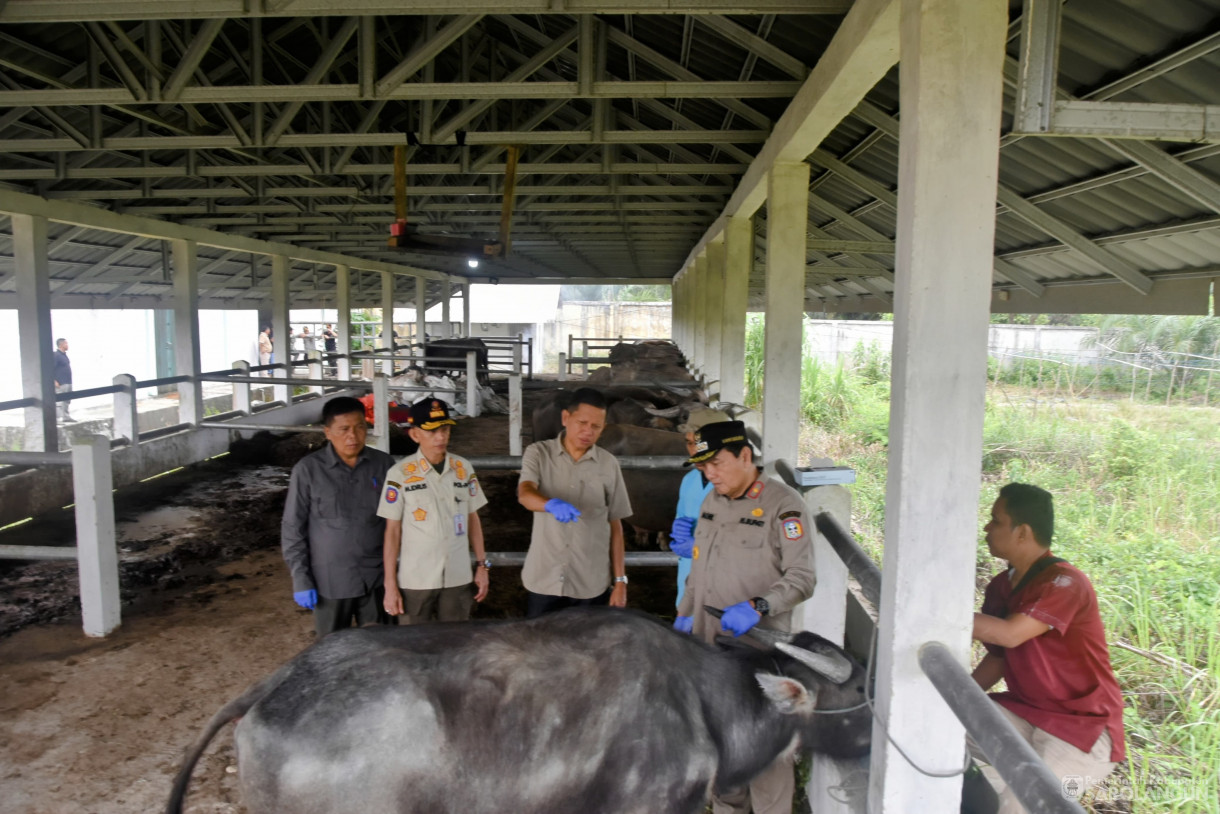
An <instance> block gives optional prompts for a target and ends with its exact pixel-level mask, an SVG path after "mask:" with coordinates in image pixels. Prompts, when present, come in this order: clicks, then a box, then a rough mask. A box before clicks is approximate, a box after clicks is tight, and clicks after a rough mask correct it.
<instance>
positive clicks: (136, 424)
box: [111, 362, 250, 449]
mask: <svg viewBox="0 0 1220 814" xmlns="http://www.w3.org/2000/svg"><path fill="white" fill-rule="evenodd" d="M244 364H245V365H246V367H250V363H249V362H245V363H244ZM111 383H112V384H115V385H117V386H119V387H122V388H123V389H122V390H120V391H119V392H117V393H115V394H114V430H113V432H112V435H113V436H114V438H115V440H118V439H119V438H126V439H127V443H128V444H130V445H131V448H132V449H135V448H136V445H137V443H138V441H139V438H140V414H139V412H138V411H137V410H136V377H135V376H132V375H131V374H130V373H120V374H119V375H117V376H115V377H114V379H112V380H111ZM249 387H250V386H249V385H246V389H247V392H248V391H249Z"/></svg>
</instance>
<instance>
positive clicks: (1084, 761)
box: [966, 704, 1114, 814]
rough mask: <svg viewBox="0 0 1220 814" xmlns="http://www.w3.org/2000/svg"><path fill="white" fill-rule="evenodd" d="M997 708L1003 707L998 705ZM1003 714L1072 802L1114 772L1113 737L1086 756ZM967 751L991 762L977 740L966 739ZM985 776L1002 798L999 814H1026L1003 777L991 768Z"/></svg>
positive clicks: (985, 770)
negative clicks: (1111, 753)
mask: <svg viewBox="0 0 1220 814" xmlns="http://www.w3.org/2000/svg"><path fill="white" fill-rule="evenodd" d="M997 706H999V705H998V704H997ZM1000 712H1003V713H1004V717H1005V718H1007V719H1008V720H1009V722H1010V723H1012V725H1013V727H1015V728H1016V730H1017V732H1018V733H1020V735H1021V737H1023V738H1025V740H1026V741H1027V742H1028V743H1029V745H1030V746H1032V747H1033V748H1034V751H1035V752H1036V753H1037V754H1038V757H1040V758H1042V761H1043V762H1044V763H1045V764H1046V765H1047V767H1048V768H1050V770H1051V773H1052V774H1054V775H1055V776H1056V777H1058V778H1059V780H1060V782H1061V783H1062V784H1063V796H1064V797H1065V798H1066V799H1069V800H1079V799H1080V797H1081V796H1083V795H1084V793H1085V792H1086V791H1087V790H1089V789H1090V788H1092V787H1093V786H1096V785H1097V784H1098V783H1100V782H1101V781H1103V780H1105V779H1106V776H1107V775H1109V774H1110V772H1112V771H1114V764H1113V763H1111V762H1110V747H1111V742H1110V733H1109V732H1102V733H1101V737H1099V738H1098V739H1097V743H1095V744H1093V748H1092V749H1091V750H1089V751H1088V752H1082V751H1081V750H1079V749H1077V748H1076V747H1075V746H1072V744H1070V743H1068V742H1067V741H1065V740H1062V739H1060V738H1056V737H1055V736H1054V735H1052V734H1051V733H1049V732H1046V731H1045V730H1042V729H1039V728H1038V727H1036V726H1034V725H1033V724H1031V723H1030V722H1029V721H1027V720H1025V719H1024V718H1022V717H1020V716H1019V715H1015V714H1013V713H1012V712H1009V711H1008V710H1007V709H1005V708H1004V707H1002V706H1001V707H1000ZM966 747H967V748H968V749H969V750H970V754H971V756H972V757H974V758H975V759H976V760H979V761H982V762H986V761H987V758H986V756H985V755H984V754H983V752H982V751H981V750H980V749H979V747H978V745H977V744H976V743H975V742H974V741H973V739H971V738H969V737H967V738H966ZM983 776H984V777H986V778H987V781H988V782H989V783H991V785H992V786H993V787H994V788H995V790H996V794H998V795H999V797H1000V808H999V809H998V814H1025V807H1024V806H1022V805H1021V803H1020V802H1019V801H1018V800H1017V795H1016V794H1014V793H1013V791H1012V789H1010V788H1008V785H1007V784H1006V783H1005V782H1004V781H1003V780H1002V779H1001V778H1000V775H999V773H998V772H997V771H996V770H995V769H993V768H992V767H991V766H984V767H983Z"/></svg>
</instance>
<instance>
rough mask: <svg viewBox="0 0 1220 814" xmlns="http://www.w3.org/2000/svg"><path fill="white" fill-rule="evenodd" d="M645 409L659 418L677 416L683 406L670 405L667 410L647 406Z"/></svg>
mask: <svg viewBox="0 0 1220 814" xmlns="http://www.w3.org/2000/svg"><path fill="white" fill-rule="evenodd" d="M644 411H645V412H647V413H648V414H649V415H654V416H656V417H657V418H677V417H678V413H680V412H682V408H681V407H669V408H667V409H665V410H661V409H658V408H656V407H645V408H644Z"/></svg>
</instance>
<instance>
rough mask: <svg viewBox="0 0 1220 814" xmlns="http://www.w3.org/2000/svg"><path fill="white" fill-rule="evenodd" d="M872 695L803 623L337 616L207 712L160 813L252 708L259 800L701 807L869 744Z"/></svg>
mask: <svg viewBox="0 0 1220 814" xmlns="http://www.w3.org/2000/svg"><path fill="white" fill-rule="evenodd" d="M763 633H764V634H765V633H767V632H766V631H764V632H763ZM771 635H773V636H778V635H780V634H774V633H772V634H771ZM864 699H865V672H864V669H863V668H862V667H861V666H860V664H859V663H857V662H855V661H854V660H852V659H851V658H850V657H848V656H847V655H846V654H844V653H843V651H842V650H840V649H839V648H837V647H835V646H834V645H832V644H830V643H829V642H827V641H826V640H824V639H821V638H819V637H817V636H815V635H813V634H811V633H799V634H796V635H795V636H794V637H791V641H790V643H787V642H783V641H780V642H778V643H774V645H773V646H771V645H768V646H766V647H765V648H763V649H760V648H758V647H753V646H749V645H746V644H743V643H740V642H734V643H732V644H731V645H728V646H726V647H724V648H716V647H710V646H708V645H706V644H703V643H702V642H700V641H697V640H695V639H693V638H692V637H690V636H686V635H683V634H680V633H676V632H674V631H673V630H671V629H670V628H669V626H668V625H667V624H665V623H663V622H660V621H658V620H657V619H654V618H652V617H650V616H648V615H646V614H642V613H638V612H634V611H624V610H607V609H583V608H582V609H573V610H568V611H564V612H561V613H556V614H551V615H548V616H544V617H541V618H538V619H534V620H529V621H511V622H473V623H462V624H437V625H420V626H414V627H380V628H364V629H355V630H350V631H342V632H340V633H336V634H334V635H331V636H327V637H326V638H325V639H322V640H321V641H320V642H318V643H317V644H315V645H313V646H312V647H310V648H308V649H307V650H305V651H304V652H302V653H301V654H300V655H298V656H297V657H295V658H294V659H292V660H291V661H289V662H288V663H287V664H285V665H284V666H283V667H282V668H280V669H279V670H278V671H277V672H276V673H274V674H273V675H272V676H270V677H269V678H267V679H265V680H264V681H262V682H260V683H258V684H256V685H255V686H253V687H252V688H250V689H249V690H248V691H247V692H246V693H245V694H244V695H242V696H241V697H240V698H238V699H236V700H234V701H232V702H230V703H229V704H228V705H226V706H225V707H224V708H223V709H221V710H220V712H218V713H217V714H216V715H215V716H214V717H213V719H212V720H211V722H210V723H209V724H208V725H207V727H206V728H205V730H204V732H203V733H202V734H201V735H200V737H199V739H198V740H197V741H196V742H195V743H194V744H193V745H192V746H191V747H190V749H189V750H188V753H187V756H186V759H185V761H184V763H183V766H182V769H181V771H180V772H179V774H178V777H177V779H176V781H175V784H174V789H173V793H172V796H171V799H170V801H169V804H168V806H167V808H166V812H167V813H168V814H179V812H180V811H181V809H182V804H183V798H184V797H185V794H186V789H187V785H188V784H189V782H190V775H191V771H192V769H193V767H194V765H195V762H196V761H197V760H198V759H199V757H200V755H201V754H202V753H203V750H204V748H205V747H206V746H207V743H208V741H209V740H211V738H212V737H213V736H214V735H215V734H216V732H217V731H218V730H219V729H220V728H221V727H223V726H224V725H225V724H227V723H228V722H229V721H232V720H234V719H237V718H241V721H240V723H239V724H238V725H237V729H236V734H235V739H236V742H237V756H238V769H239V773H240V780H241V789H242V796H243V800H244V802H245V804H246V806H247V809H248V811H249V812H250V814H272V812H288V811H291V812H294V814H323V812H325V813H326V814H341V813H342V812H360V814H364V812H369V811H376V812H385V813H386V814H390V813H391V812H397V813H398V814H424V813H425V812H427V814H437V813H438V812H454V814H457V812H461V813H462V814H504V812H531V813H532V814H570V813H571V812H577V811H580V812H600V814H629V813H631V814H635V813H638V814H653V813H654V812H659V811H664V812H667V814H696V812H702V811H703V808H704V805H705V801H706V800H707V799H708V797H709V795H710V794H711V792H712V790H713V789H717V790H719V789H725V788H731V787H734V786H738V785H741V784H742V783H745V782H746V781H748V780H749V779H751V778H752V777H753V776H755V775H756V774H758V773H759V772H761V771H762V770H763V769H764V768H766V767H767V766H768V764H770V763H771V762H772V761H773V760H774V759H775V758H776V757H777V756H778V755H779V754H780V753H781V752H783V751H785V750H787V749H791V748H800V749H802V750H804V751H816V752H821V753H826V754H830V755H835V756H839V757H851V756H858V755H861V754H864V753H866V752H867V751H868V749H869V740H870V733H871V728H872V722H871V715H870V712H869V710H868V708H867V707H866V706H865V704H864ZM832 711H841V712H840V713H839V714H815V713H817V712H823V713H826V712H832Z"/></svg>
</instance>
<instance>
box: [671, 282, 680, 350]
mask: <svg viewBox="0 0 1220 814" xmlns="http://www.w3.org/2000/svg"><path fill="white" fill-rule="evenodd" d="M669 338H670V340H671V341H672V342H673V343H674V344H675V345H677V346H678V348H679V349H681V348H682V277H681V275H679V274H675V275H674V277H673V279H672V280H671V281H670V283H669Z"/></svg>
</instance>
